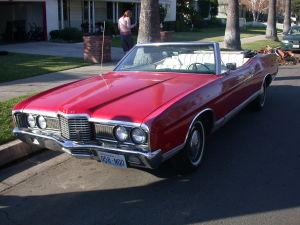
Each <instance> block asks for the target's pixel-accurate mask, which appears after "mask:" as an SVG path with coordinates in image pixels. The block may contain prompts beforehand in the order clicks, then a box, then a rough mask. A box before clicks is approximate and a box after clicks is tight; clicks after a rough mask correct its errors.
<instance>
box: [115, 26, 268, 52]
mask: <svg viewBox="0 0 300 225" xmlns="http://www.w3.org/2000/svg"><path fill="white" fill-rule="evenodd" d="M265 32H266V29H265V28H258V27H249V28H247V29H246V30H242V31H241V38H247V37H253V36H256V35H263V34H265ZM224 33H225V28H224V27H220V28H206V29H202V30H200V31H199V32H174V34H173V41H216V42H221V41H223V39H224ZM133 38H134V43H136V39H137V37H136V36H133ZM112 46H114V47H121V40H120V37H114V38H113V39H112Z"/></svg>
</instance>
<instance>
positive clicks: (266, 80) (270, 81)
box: [264, 74, 273, 87]
mask: <svg viewBox="0 0 300 225" xmlns="http://www.w3.org/2000/svg"><path fill="white" fill-rule="evenodd" d="M272 81H273V78H272V76H271V74H267V75H266V76H265V78H264V82H266V84H267V87H269V86H270V85H271V83H272Z"/></svg>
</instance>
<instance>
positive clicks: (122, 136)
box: [115, 127, 129, 141]
mask: <svg viewBox="0 0 300 225" xmlns="http://www.w3.org/2000/svg"><path fill="white" fill-rule="evenodd" d="M128 136H129V135H128V131H127V129H126V128H125V127H116V128H115V137H116V138H117V140H118V141H126V140H127V138H128Z"/></svg>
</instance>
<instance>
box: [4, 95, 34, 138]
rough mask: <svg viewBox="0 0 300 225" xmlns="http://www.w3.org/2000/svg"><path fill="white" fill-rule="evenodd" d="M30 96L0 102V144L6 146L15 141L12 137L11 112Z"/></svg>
mask: <svg viewBox="0 0 300 225" xmlns="http://www.w3.org/2000/svg"><path fill="white" fill-rule="evenodd" d="M26 97H28V96H22V97H17V98H13V99H10V100H7V101H4V102H0V130H1V132H0V144H5V143H7V142H9V141H12V140H14V139H15V137H14V136H13V135H12V128H13V121H12V115H11V110H12V108H13V107H14V105H15V104H17V103H18V102H19V101H21V100H22V99H24V98H26Z"/></svg>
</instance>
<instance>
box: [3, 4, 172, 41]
mask: <svg viewBox="0 0 300 225" xmlns="http://www.w3.org/2000/svg"><path fill="white" fill-rule="evenodd" d="M160 4H161V5H163V6H164V7H166V8H167V16H166V21H175V20H176V0H160ZM127 9H131V10H132V12H133V20H134V21H137V20H138V16H139V12H140V0H116V1H112V0H28V1H27V0H0V40H1V39H3V40H4V39H6V40H21V39H22V38H24V37H25V36H27V38H28V36H32V35H37V34H38V33H42V37H43V39H48V37H49V33H50V31H52V30H57V29H63V28H65V27H77V28H79V29H81V25H82V24H88V26H89V27H88V29H89V31H93V30H95V23H97V22H99V21H104V20H105V21H112V22H117V21H118V18H119V17H120V16H121V15H122V14H123V12H124V11H125V10H127Z"/></svg>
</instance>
